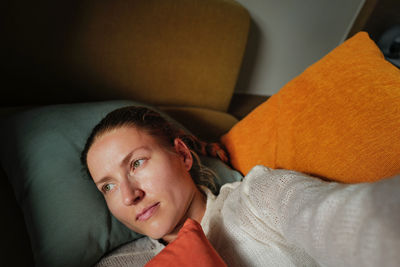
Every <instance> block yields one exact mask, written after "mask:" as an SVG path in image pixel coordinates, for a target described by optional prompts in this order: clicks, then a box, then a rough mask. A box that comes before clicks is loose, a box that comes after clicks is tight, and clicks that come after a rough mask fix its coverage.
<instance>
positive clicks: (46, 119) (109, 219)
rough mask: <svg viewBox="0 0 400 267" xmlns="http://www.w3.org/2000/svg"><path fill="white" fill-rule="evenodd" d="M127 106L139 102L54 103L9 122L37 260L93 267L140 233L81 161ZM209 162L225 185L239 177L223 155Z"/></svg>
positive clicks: (8, 142) (13, 165)
mask: <svg viewBox="0 0 400 267" xmlns="http://www.w3.org/2000/svg"><path fill="white" fill-rule="evenodd" d="M128 105H138V103H136V102H132V101H109V102H97V103H83V104H72V105H54V106H47V107H42V108H37V109H32V110H27V111H25V112H22V113H19V114H16V115H14V116H12V117H9V118H7V119H4V120H3V121H2V125H3V126H4V127H3V128H2V131H1V133H0V137H1V139H0V140H1V147H2V150H1V154H0V161H1V166H2V168H3V169H4V170H5V172H6V174H7V177H8V178H9V180H10V183H11V184H12V186H13V188H14V192H15V195H16V199H17V201H18V203H19V204H20V206H21V208H22V211H23V214H24V218H25V222H26V225H27V228H28V233H29V236H30V239H31V244H32V248H33V252H34V253H33V254H34V258H35V262H36V265H38V266H90V265H92V264H94V263H95V262H96V261H97V260H98V259H99V258H100V257H101V256H102V255H103V254H104V253H106V252H107V251H109V250H111V249H114V248H115V247H117V246H119V245H121V244H123V243H125V242H128V241H131V240H134V239H136V238H138V237H139V235H138V234H136V233H134V232H132V231H130V230H129V229H128V228H126V227H125V226H123V225H122V224H121V223H119V222H118V221H117V220H116V219H115V218H114V217H113V216H112V215H111V214H110V213H109V211H108V209H107V206H106V204H105V202H104V199H103V197H102V196H101V194H100V193H99V192H98V190H97V189H96V187H95V185H94V183H93V182H92V181H91V180H90V179H89V178H88V177H87V176H86V173H85V172H84V171H83V168H82V166H81V163H80V160H79V156H80V152H81V150H82V149H83V146H84V144H85V142H86V138H87V137H88V135H89V133H90V131H91V129H92V128H93V127H94V125H95V124H97V123H98V122H99V121H100V119H101V118H103V117H104V116H105V115H106V114H107V113H108V112H110V111H112V110H114V109H116V108H118V107H122V106H128ZM140 105H142V104H140ZM203 160H204V163H205V164H206V165H208V166H210V167H211V168H212V169H213V170H214V171H215V172H216V173H217V174H219V175H220V177H221V179H222V180H221V181H219V183H220V184H222V183H224V181H225V182H231V181H235V180H238V179H240V175H239V174H238V173H237V172H235V171H233V170H231V169H230V168H228V167H227V166H226V165H225V164H223V163H222V162H220V161H219V160H217V159H211V158H206V157H205V158H204V159H203ZM225 179H226V180H225Z"/></svg>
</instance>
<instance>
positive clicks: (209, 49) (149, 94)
mask: <svg viewBox="0 0 400 267" xmlns="http://www.w3.org/2000/svg"><path fill="white" fill-rule="evenodd" d="M9 2H10V3H9V4H8V6H7V7H6V10H5V14H6V15H5V16H4V17H3V20H4V21H5V23H4V25H5V26H6V31H5V37H6V41H3V44H2V46H3V45H4V46H6V47H5V48H4V50H3V51H5V50H6V51H7V52H6V53H5V55H4V57H3V58H4V60H2V62H1V63H0V64H1V68H2V75H4V76H5V79H4V80H3V81H4V83H3V84H4V86H2V87H3V89H2V91H3V97H2V98H1V102H2V103H1V104H2V106H5V105H16V104H17V105H20V104H23V105H26V104H48V103H62V102H78V101H88V100H89V101H93V100H104V99H116V98H128V99H134V100H138V101H145V102H147V103H150V104H156V105H164V106H165V105H174V106H195V107H205V108H211V109H215V110H219V111H226V110H227V108H228V105H229V102H230V100H231V96H232V94H233V90H234V87H235V83H236V80H237V76H238V72H239V69H240V65H241V61H242V57H243V53H244V50H245V46H246V42H247V34H248V29H249V20H250V19H249V14H248V12H247V11H246V10H245V9H244V8H243V7H242V6H240V5H239V4H237V3H236V2H235V1H234V0H113V1H107V0H63V1H55V2H54V1H50V0H41V1H28V0H23V1H9ZM3 40H4V39H3Z"/></svg>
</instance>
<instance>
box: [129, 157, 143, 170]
mask: <svg viewBox="0 0 400 267" xmlns="http://www.w3.org/2000/svg"><path fill="white" fill-rule="evenodd" d="M144 161H145V160H144V159H138V160H134V161H133V162H132V164H131V168H132V170H135V169H136V168H139V167H140V166H142V164H143V163H144Z"/></svg>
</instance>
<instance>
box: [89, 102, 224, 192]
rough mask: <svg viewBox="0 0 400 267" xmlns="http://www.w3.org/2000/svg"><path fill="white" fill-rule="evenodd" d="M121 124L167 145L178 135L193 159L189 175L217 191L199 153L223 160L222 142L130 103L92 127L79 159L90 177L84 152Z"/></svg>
mask: <svg viewBox="0 0 400 267" xmlns="http://www.w3.org/2000/svg"><path fill="white" fill-rule="evenodd" d="M124 126H132V127H135V128H137V129H140V130H143V131H144V132H146V133H147V134H149V135H151V136H153V137H155V138H157V140H158V141H159V142H160V143H161V144H162V145H164V146H165V147H166V148H172V147H173V146H174V141H175V139H176V138H180V139H181V140H182V141H183V142H184V143H185V144H186V146H187V147H188V148H189V150H190V153H191V154H192V157H193V158H194V161H193V165H192V168H191V169H190V175H191V177H192V179H193V181H194V182H195V184H196V185H198V186H199V185H203V186H206V187H208V188H209V189H210V190H211V191H212V192H213V193H214V194H215V193H217V191H218V189H217V186H216V184H215V179H216V178H217V176H216V174H215V173H214V172H213V171H212V170H210V169H209V168H207V167H205V166H204V165H202V164H201V161H200V159H199V156H198V155H204V156H211V157H217V158H219V159H220V160H222V161H224V162H228V157H227V153H226V152H225V150H224V149H223V148H222V147H221V145H220V144H218V143H207V142H204V141H201V140H199V139H198V138H197V137H195V136H193V135H191V134H189V133H187V132H186V131H184V130H183V129H181V128H180V127H178V126H176V125H175V124H174V123H172V122H170V121H168V120H167V119H165V118H164V117H162V116H161V114H159V113H158V112H156V111H154V110H152V109H150V108H147V107H137V106H129V107H123V108H119V109H116V110H114V111H112V112H110V113H109V114H107V115H106V117H104V118H103V119H102V120H101V121H100V122H99V123H98V124H97V125H96V126H95V127H94V128H93V130H92V132H91V134H90V135H89V137H88V139H87V141H86V144H85V147H84V149H83V150H82V153H81V162H82V164H83V166H84V168H85V171H86V172H87V174H88V175H89V177H90V176H91V175H90V172H89V169H88V166H87V154H88V151H89V149H90V147H91V146H92V145H93V143H94V142H95V141H96V139H97V138H98V137H100V136H101V135H102V134H104V133H107V132H109V131H111V130H113V129H117V128H120V127H124Z"/></svg>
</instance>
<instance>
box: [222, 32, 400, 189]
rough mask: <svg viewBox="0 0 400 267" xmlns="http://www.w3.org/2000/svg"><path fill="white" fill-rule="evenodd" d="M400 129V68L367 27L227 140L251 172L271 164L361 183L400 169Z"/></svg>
mask: <svg viewBox="0 0 400 267" xmlns="http://www.w3.org/2000/svg"><path fill="white" fill-rule="evenodd" d="M399 136H400V70H399V69H397V68H396V67H394V66H393V65H391V64H390V63H389V62H387V61H386V60H385V59H384V57H383V55H382V53H381V52H380V50H379V49H378V47H377V46H376V45H375V43H374V42H373V41H372V40H371V39H370V38H369V37H368V34H367V33H365V32H361V33H358V34H357V35H355V36H354V37H352V38H351V39H349V40H347V41H346V42H344V43H343V44H341V45H340V46H339V47H337V48H336V49H334V50H333V51H332V52H331V53H329V54H328V55H327V56H325V57H324V58H322V59H321V60H320V61H319V62H317V63H315V64H313V65H312V66H310V67H309V68H308V69H306V70H305V71H304V72H303V73H302V74H301V75H300V76H298V77H296V78H295V79H293V80H292V81H290V82H289V83H288V84H286V85H285V86H284V87H283V88H282V89H281V90H280V91H279V92H278V93H277V94H275V95H273V96H272V97H271V98H270V99H269V100H267V101H266V102H265V103H263V104H261V105H260V106H259V107H257V108H256V109H255V110H254V111H252V112H251V113H250V114H249V115H248V116H247V117H245V118H244V119H243V120H241V121H240V122H239V123H238V124H236V125H235V126H234V127H233V128H232V129H231V130H230V131H229V132H228V133H227V134H226V135H224V136H223V137H222V138H221V140H222V143H223V144H224V145H225V146H226V148H227V150H228V151H229V154H230V156H231V161H232V165H233V166H234V167H235V168H236V169H238V170H240V171H241V172H242V173H243V174H246V173H247V172H248V171H249V170H250V169H251V168H252V167H253V166H255V165H257V164H263V165H265V166H268V167H271V168H284V169H291V170H297V171H300V172H305V173H309V174H312V175H316V176H320V177H325V178H328V179H331V180H336V181H340V182H347V183H355V182H369V181H376V180H378V179H380V178H383V177H389V176H392V175H395V174H397V173H400V142H399Z"/></svg>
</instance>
